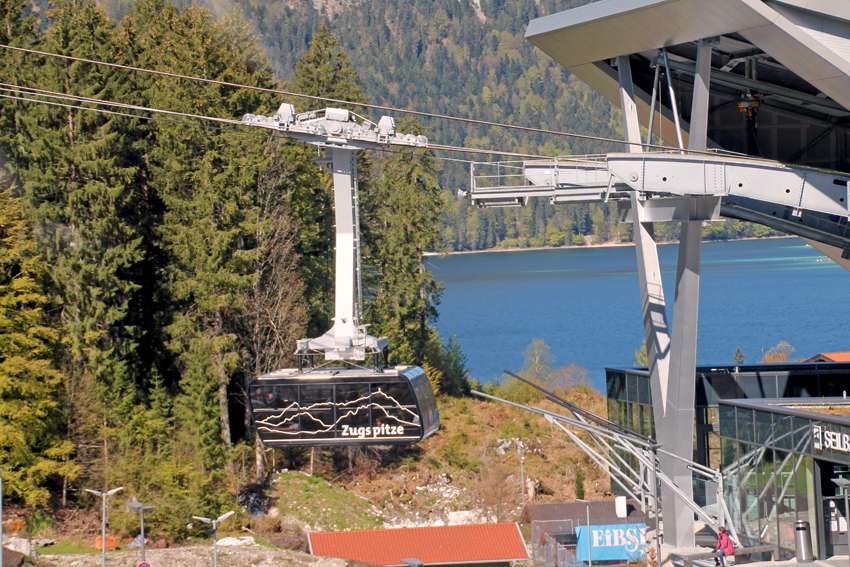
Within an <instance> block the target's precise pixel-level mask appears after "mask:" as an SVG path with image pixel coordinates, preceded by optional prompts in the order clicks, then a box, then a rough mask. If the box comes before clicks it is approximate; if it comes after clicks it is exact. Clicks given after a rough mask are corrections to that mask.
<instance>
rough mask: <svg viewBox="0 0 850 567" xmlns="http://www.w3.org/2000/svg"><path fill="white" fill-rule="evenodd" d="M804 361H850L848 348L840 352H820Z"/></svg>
mask: <svg viewBox="0 0 850 567" xmlns="http://www.w3.org/2000/svg"><path fill="white" fill-rule="evenodd" d="M804 362H850V350H845V351H841V352H822V353H820V354H816V355H815V356H813V357H811V358H809V359H807V360H805V361H804Z"/></svg>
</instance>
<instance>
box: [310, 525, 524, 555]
mask: <svg viewBox="0 0 850 567" xmlns="http://www.w3.org/2000/svg"><path fill="white" fill-rule="evenodd" d="M308 538H309V542H310V553H312V554H313V555H324V556H327V557H339V558H341V559H349V560H354V561H364V562H366V563H372V564H374V565H404V563H403V561H402V559H411V558H413V559H418V560H419V561H422V562H423V563H425V565H428V564H429V563H477V562H489V561H512V560H518V559H528V551H526V549H525V543H524V542H523V540H522V535H521V534H520V532H519V526H518V525H517V524H515V523H505V524H471V525H464V526H436V527H429V528H398V529H392V530H360V531H351V532H316V533H311V534H309V535H308Z"/></svg>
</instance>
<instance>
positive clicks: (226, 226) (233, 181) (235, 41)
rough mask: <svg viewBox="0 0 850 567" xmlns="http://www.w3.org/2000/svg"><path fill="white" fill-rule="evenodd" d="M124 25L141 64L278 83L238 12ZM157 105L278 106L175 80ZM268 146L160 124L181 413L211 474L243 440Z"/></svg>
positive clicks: (150, 14)
mask: <svg viewBox="0 0 850 567" xmlns="http://www.w3.org/2000/svg"><path fill="white" fill-rule="evenodd" d="M125 27H126V28H127V31H126V32H125V34H126V37H127V42H128V46H127V48H126V49H128V51H130V52H132V53H134V54H136V56H137V57H138V58H139V59H140V60H142V61H147V62H150V63H151V64H153V65H155V66H158V67H160V68H167V69H168V70H170V71H173V72H178V73H181V74H186V75H194V76H204V77H207V78H211V79H219V80H225V81H230V82H236V83H242V84H249V85H255V86H261V87H266V88H269V87H273V86H275V85H274V81H273V78H272V76H271V72H270V70H269V68H268V66H267V64H266V63H265V60H264V56H263V54H262V52H261V50H260V48H259V47H258V45H257V44H256V41H255V40H254V38H253V37H252V35H251V33H250V30H249V29H248V26H247V24H246V23H245V22H244V21H242V20H241V19H240V18H239V17H238V16H235V15H233V16H230V17H228V18H226V19H224V20H215V19H214V18H213V17H212V15H211V14H210V13H209V11H207V10H205V9H203V8H198V7H195V6H191V7H188V8H186V9H185V10H177V9H175V8H173V7H172V6H171V5H169V4H165V3H163V2H160V1H157V0H142V1H141V2H139V3H138V4H137V5H136V8H134V11H133V12H132V13H131V14H130V16H129V17H128V20H127V21H126V23H125ZM177 46H179V48H178V47H177ZM146 97H147V98H148V100H149V101H150V104H151V105H152V106H155V107H158V108H166V109H169V110H173V111H179V112H187V113H192V114H201V115H212V116H223V117H228V118H230V117H241V116H242V115H243V114H245V113H248V112H251V113H256V114H273V113H274V111H275V110H276V109H277V106H278V102H279V101H277V100H275V99H274V98H273V97H271V96H270V95H265V94H263V95H260V94H257V93H256V92H254V91H247V90H240V89H231V88H225V87H219V86H215V85H208V84H203V83H198V82H193V81H183V80H171V79H168V80H162V81H155V82H152V83H151V84H150V85H149V88H148V91H147V94H146ZM265 144H266V141H265V140H264V139H263V138H261V137H254V136H245V135H243V134H238V133H234V132H221V131H210V130H203V129H201V128H197V129H189V130H187V129H186V127H185V126H180V125H172V124H160V125H158V126H157V129H156V144H155V145H154V147H153V148H152V149H151V152H150V167H151V178H152V185H153V186H154V187H155V189H156V192H157V195H158V196H159V198H161V199H162V203H163V207H164V212H163V217H162V224H161V226H160V228H159V230H158V232H157V235H158V237H159V239H160V240H161V243H162V246H163V247H164V249H165V250H166V252H167V255H168V265H167V268H166V270H165V272H164V276H165V278H166V280H167V281H166V288H167V293H168V295H169V298H170V301H171V302H172V305H173V307H174V310H175V311H174V315H173V318H172V320H171V322H170V324H169V325H168V333H169V336H170V337H171V341H170V348H171V350H172V352H173V353H174V354H175V355H176V357H177V362H178V369H179V371H180V373H181V381H180V389H181V391H182V396H181V397H180V399H179V400H178V403H177V405H176V407H175V410H174V411H175V417H176V418H177V420H178V429H179V431H181V432H182V433H181V434H182V435H183V436H184V439H186V442H187V443H188V444H190V445H194V446H196V447H197V449H199V451H198V454H199V456H200V460H201V462H202V464H203V466H204V467H205V468H206V469H207V470H209V471H212V470H214V469H216V468H219V467H221V466H222V465H223V464H225V463H226V462H227V461H228V460H229V453H228V450H229V447H230V446H231V444H232V440H233V434H232V424H231V420H230V405H231V404H230V393H231V388H232V383H233V379H234V378H235V377H237V376H240V375H241V374H240V373H241V372H242V371H243V367H244V366H243V365H244V363H245V360H244V357H243V349H244V347H246V346H249V345H246V344H245V343H244V342H243V338H247V336H248V335H249V333H247V332H245V331H246V323H245V316H246V312H247V310H248V306H249V305H248V304H249V302H250V299H251V295H252V292H253V290H254V286H255V284H256V282H257V262H258V261H259V260H260V258H261V256H262V251H261V249H260V246H259V245H258V235H260V234H261V233H262V229H261V227H260V226H259V224H258V223H260V218H261V211H260V209H259V207H258V194H257V179H258V174H259V171H261V170H262V169H263V167H265V165H267V162H268V159H267V158H266V157H265V155H264V145H265ZM245 342H247V343H250V341H245Z"/></svg>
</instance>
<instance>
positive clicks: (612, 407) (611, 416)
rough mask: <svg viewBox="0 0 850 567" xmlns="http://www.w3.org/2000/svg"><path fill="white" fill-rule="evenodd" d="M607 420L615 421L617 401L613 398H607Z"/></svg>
mask: <svg viewBox="0 0 850 567" xmlns="http://www.w3.org/2000/svg"><path fill="white" fill-rule="evenodd" d="M608 421H613V422H614V423H617V401H616V400H615V399H614V398H608Z"/></svg>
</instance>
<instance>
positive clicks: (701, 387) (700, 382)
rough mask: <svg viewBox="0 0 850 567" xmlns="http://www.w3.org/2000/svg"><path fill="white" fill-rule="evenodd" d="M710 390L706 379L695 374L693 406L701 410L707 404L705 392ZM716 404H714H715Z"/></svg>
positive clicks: (702, 375)
mask: <svg viewBox="0 0 850 567" xmlns="http://www.w3.org/2000/svg"><path fill="white" fill-rule="evenodd" d="M710 389H711V384H710V383H709V381H708V379H707V378H706V376H705V374H697V377H696V390H695V394H696V398H695V404H694V405H695V406H696V407H698V408H703V407H705V406H707V405H709V404H708V397H707V394H706V391H707V390H710ZM715 403H716V402H715Z"/></svg>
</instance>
